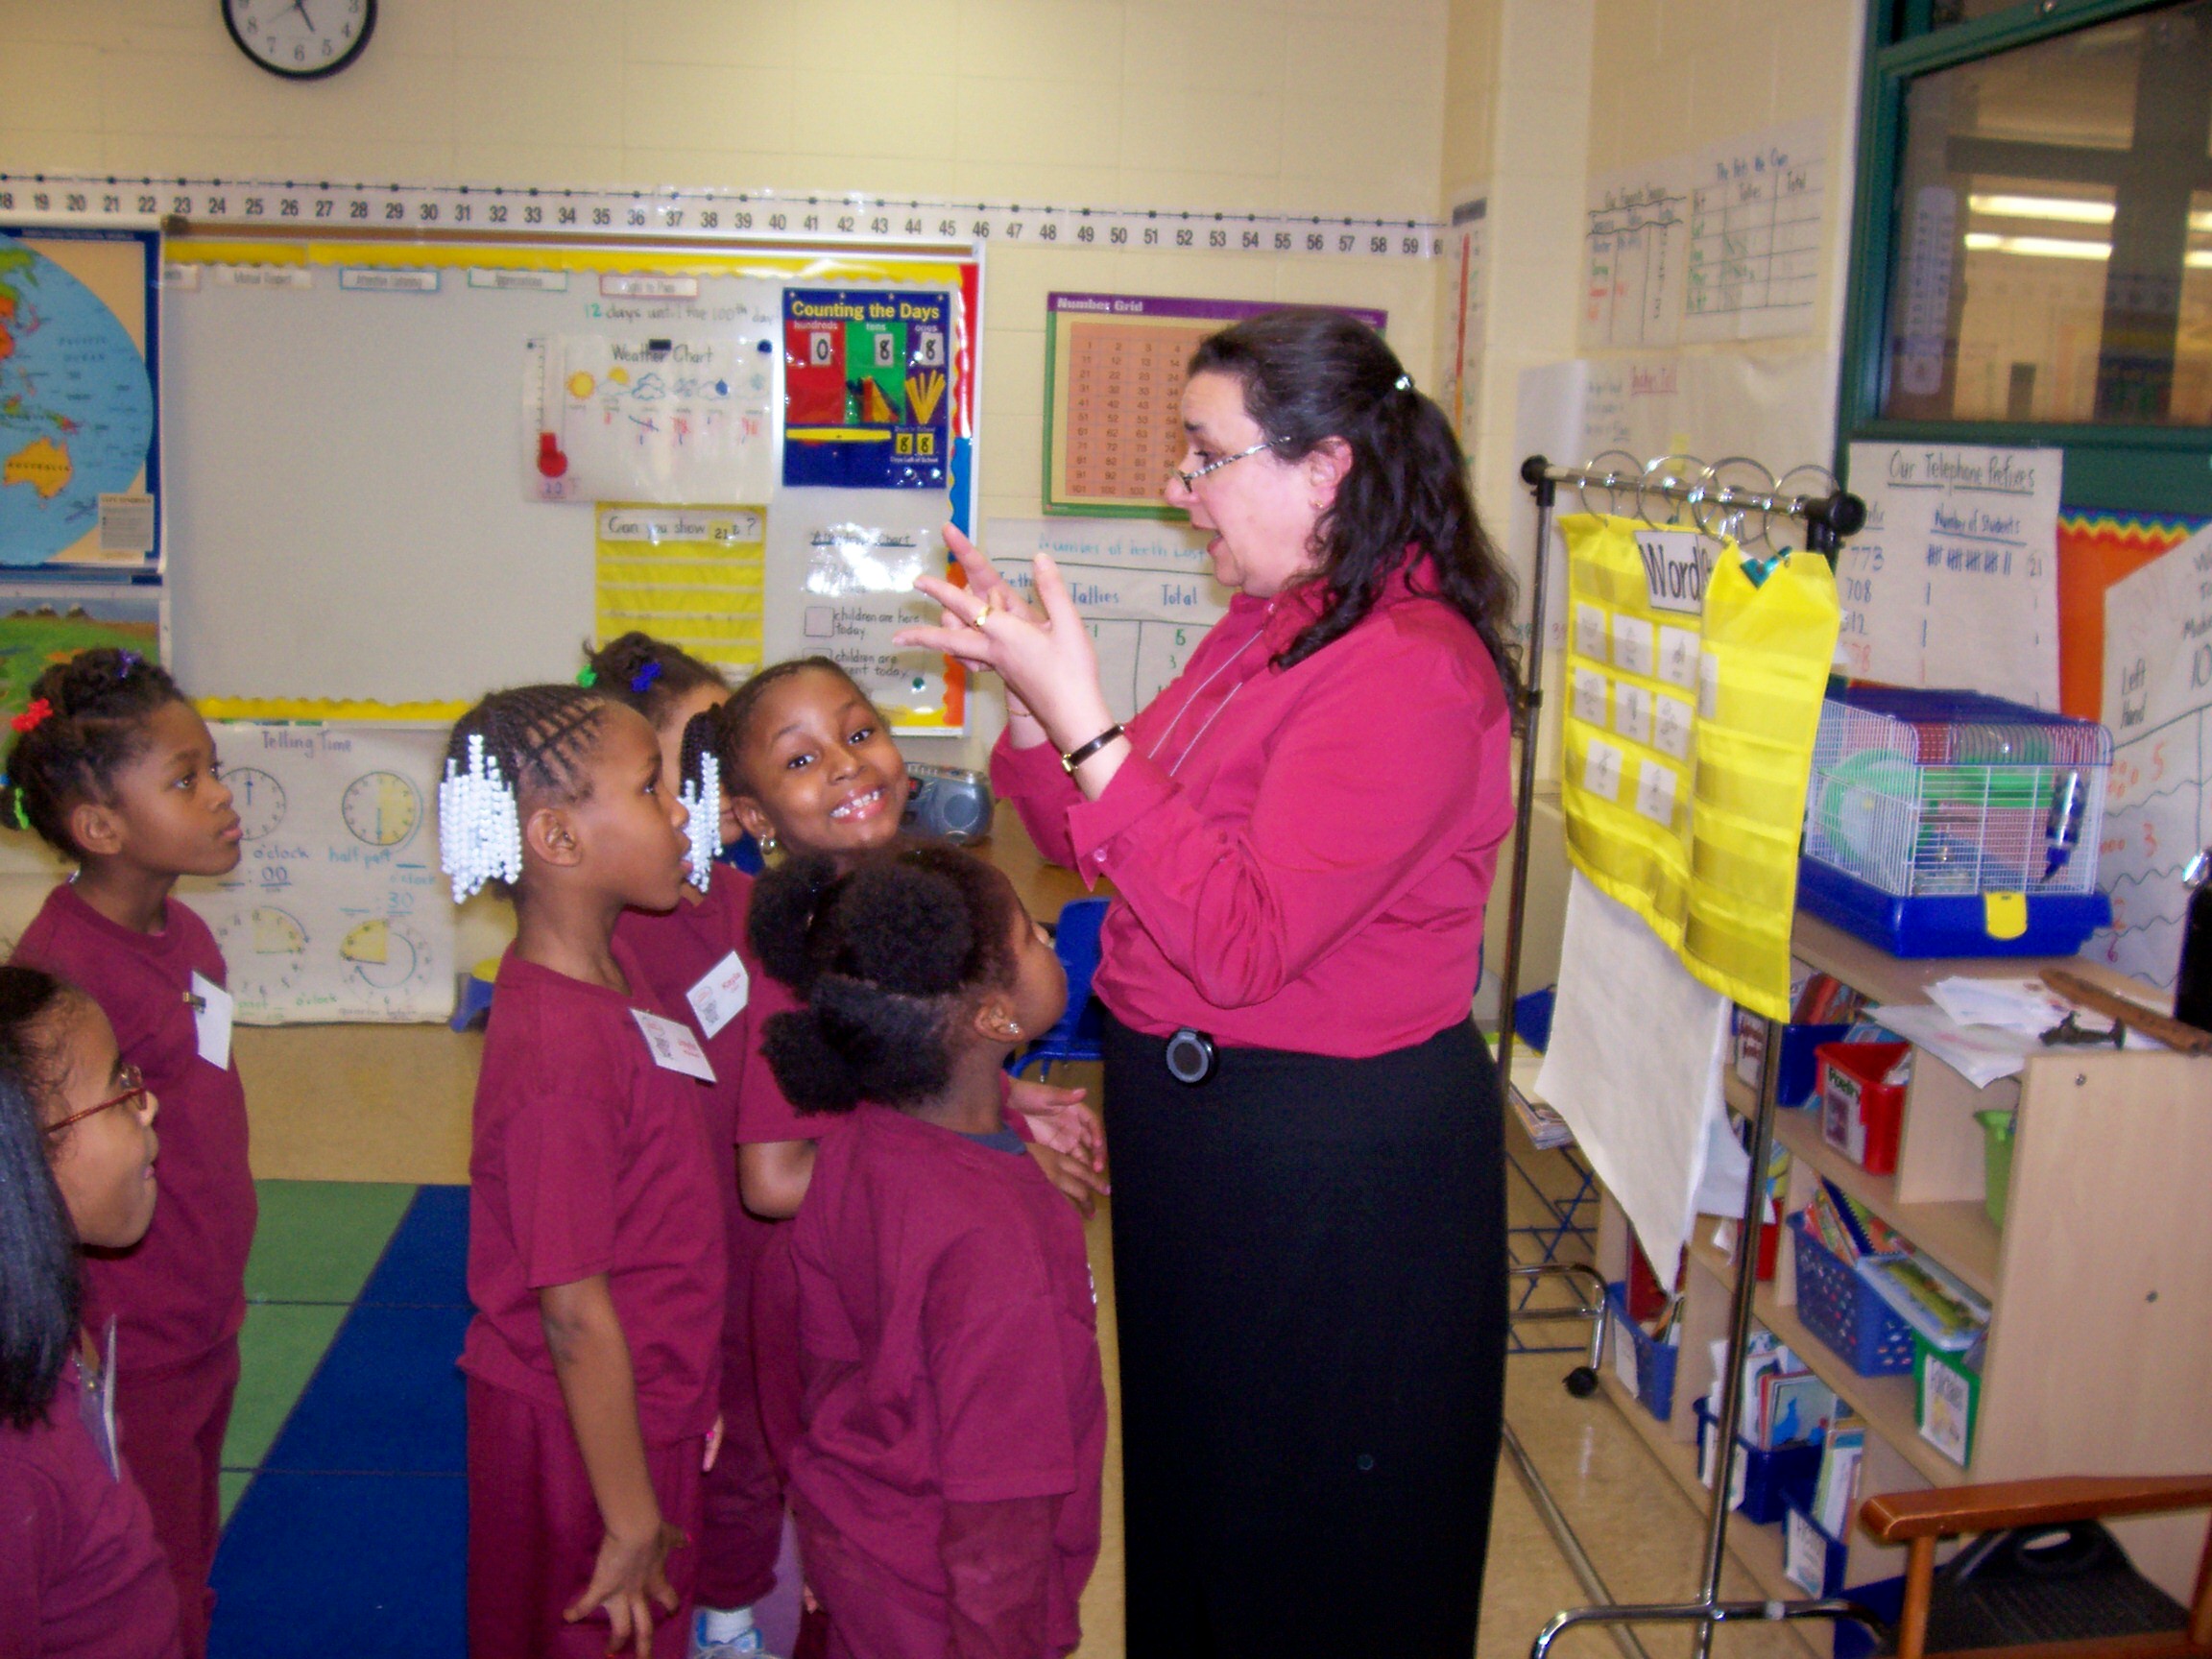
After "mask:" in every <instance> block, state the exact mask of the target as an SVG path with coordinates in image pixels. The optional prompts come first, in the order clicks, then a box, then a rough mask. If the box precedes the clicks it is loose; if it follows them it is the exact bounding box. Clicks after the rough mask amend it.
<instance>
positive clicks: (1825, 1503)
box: [1813, 1420, 1866, 1539]
mask: <svg viewBox="0 0 2212 1659" xmlns="http://www.w3.org/2000/svg"><path fill="white" fill-rule="evenodd" d="M1865 1457H1866V1431H1865V1429H1864V1427H1863V1426H1861V1425H1851V1426H1848V1427H1846V1426H1845V1425H1844V1424H1843V1423H1842V1422H1841V1421H1840V1420H1839V1421H1838V1422H1837V1423H1836V1424H1835V1425H1834V1426H1833V1427H1832V1428H1831V1429H1830V1430H1829V1431H1828V1443H1827V1445H1826V1446H1825V1447H1823V1448H1822V1450H1821V1453H1820V1475H1819V1479H1817V1480H1815V1482H1814V1486H1813V1519H1814V1520H1815V1521H1816V1522H1818V1523H1819V1526H1820V1530H1821V1531H1823V1532H1825V1533H1827V1534H1828V1536H1829V1537H1831V1538H1843V1539H1848V1538H1849V1537H1850V1536H1851V1520H1852V1517H1853V1515H1854V1514H1855V1513H1856V1512H1857V1510H1858V1508H1859V1469H1860V1466H1861V1464H1863V1462H1864V1461H1865Z"/></svg>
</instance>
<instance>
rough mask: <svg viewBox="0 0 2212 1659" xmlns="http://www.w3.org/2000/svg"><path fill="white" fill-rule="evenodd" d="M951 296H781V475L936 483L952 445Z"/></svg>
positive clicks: (863, 483)
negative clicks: (950, 394) (950, 395)
mask: <svg viewBox="0 0 2212 1659" xmlns="http://www.w3.org/2000/svg"><path fill="white" fill-rule="evenodd" d="M952 348H953V341H952V296H951V295H950V294H939V293H928V292H914V291H902V290H898V289H864V288H790V289H786V290H785V291H784V295H783V482H784V483H785V484H786V485H789V486H795V487H800V488H806V487H813V488H821V489H832V490H943V489H945V488H947V486H948V484H949V482H950V473H949V471H948V462H949V460H950V448H951V442H950V440H951V398H950V397H949V396H948V394H949V392H950V388H951V369H952Z"/></svg>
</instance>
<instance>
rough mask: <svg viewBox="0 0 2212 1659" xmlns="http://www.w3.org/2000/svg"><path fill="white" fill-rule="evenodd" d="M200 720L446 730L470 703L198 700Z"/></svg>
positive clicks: (320, 698) (350, 699)
mask: <svg viewBox="0 0 2212 1659" xmlns="http://www.w3.org/2000/svg"><path fill="white" fill-rule="evenodd" d="M193 706H194V707H195V708H197V709H199V710H200V717H201V718H202V719H204V720H312V721H324V720H340V721H343V720H363V721H378V722H383V723H388V724H399V723H402V722H413V723H416V724H419V725H420V724H427V723H434V724H437V725H440V726H450V725H451V724H452V723H453V722H454V721H456V720H458V719H460V718H461V716H462V715H464V714H466V713H468V712H469V709H472V708H474V707H475V705H474V704H471V703H461V702H454V703H373V702H370V701H368V700H366V699H362V698H341V697H202V698H198V699H196V700H195V702H194V705H193Z"/></svg>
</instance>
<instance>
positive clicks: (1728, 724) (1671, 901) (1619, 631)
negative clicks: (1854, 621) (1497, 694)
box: [1560, 514, 1838, 1019]
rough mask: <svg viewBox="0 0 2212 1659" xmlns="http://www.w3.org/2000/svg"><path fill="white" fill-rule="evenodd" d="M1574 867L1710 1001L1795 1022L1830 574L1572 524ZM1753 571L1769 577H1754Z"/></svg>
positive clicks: (1698, 539) (1830, 641)
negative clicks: (1798, 921) (1801, 877)
mask: <svg viewBox="0 0 2212 1659" xmlns="http://www.w3.org/2000/svg"><path fill="white" fill-rule="evenodd" d="M1560 527H1561V529H1562V531H1563V532H1564V533H1565V536H1566V539H1567V553H1568V561H1567V563H1568V591H1569V606H1568V628H1567V669H1566V690H1567V703H1568V707H1567V719H1566V723H1565V728H1564V733H1563V742H1564V745H1565V754H1564V757H1563V758H1564V764H1563V768H1562V776H1563V781H1564V794H1565V805H1566V816H1567V854H1568V857H1569V858H1570V859H1571V860H1572V861H1573V862H1574V864H1575V868H1576V869H1577V870H1579V871H1581V872H1582V874H1583V875H1584V876H1586V877H1588V878H1590V880H1591V881H1593V882H1594V883H1596V884H1597V885H1598V887H1599V889H1601V890H1602V891H1603V892H1604V893H1606V894H1607V895H1608V896H1609V897H1611V898H1613V899H1615V900H1617V901H1618V902H1621V903H1623V904H1626V905H1627V906H1629V907H1630V908H1631V909H1633V910H1635V911H1636V912H1637V913H1638V914H1639V915H1641V916H1642V917H1643V918H1644V919H1645V921H1647V923H1649V924H1650V926H1651V927H1652V929H1653V931H1654V932H1656V933H1657V934H1658V935H1659V937H1660V938H1661V939H1662V940H1663V941H1664V942H1665V943H1666V944H1667V945H1668V946H1669V947H1670V948H1671V950H1674V951H1675V952H1676V953H1677V954H1679V955H1680V957H1681V958H1682V961H1683V964H1684V965H1685V966H1686V967H1687V968H1689V970H1690V971H1691V973H1692V974H1695V975H1696V976H1697V978H1698V979H1700V980H1701V981H1703V982H1704V983H1705V984H1707V985H1709V986H1711V987H1712V988H1713V989H1715V990H1717V991H1719V992H1722V993H1723V994H1725V995H1727V996H1729V997H1732V998H1735V999H1736V1000H1737V1001H1739V1002H1742V1003H1743V1005H1744V1006H1746V1007H1749V1008H1752V1009H1755V1010H1757V1011H1758V1012H1760V1013H1764V1014H1771V1015H1772V1016H1774V1017H1775V1018H1778V1019H1787V1018H1788V1013H1789V996H1790V926H1791V912H1792V910H1793V908H1794V906H1795V902H1796V879H1797V837H1798V829H1799V827H1800V824H1801V822H1802V819H1803V814H1804V807H1805V788H1806V780H1807V776H1808V773H1809V771H1810V768H1811V764H1812V755H1813V739H1814V735H1815V732H1816V731H1817V729H1818V724H1819V714H1820V698H1821V693H1822V690H1823V688H1824V687H1825V685H1826V683H1827V673H1828V659H1829V655H1830V654H1831V653H1833V651H1834V650H1835V646H1836V624H1837V614H1838V613H1837V605H1836V591H1835V581H1834V578H1833V576H1832V575H1831V573H1830V572H1829V569H1828V565H1827V561H1826V560H1824V559H1821V558H1820V557H1819V556H1817V555H1815V554H1809V553H1799V554H1794V555H1791V557H1790V558H1788V559H1786V560H1783V561H1781V562H1779V563H1777V564H1775V565H1772V566H1771V567H1769V566H1767V565H1764V564H1754V565H1752V566H1750V567H1749V568H1747V567H1746V564H1745V561H1744V560H1743V556H1742V554H1741V553H1740V552H1739V550H1738V549H1737V547H1736V545H1735V543H1734V542H1733V541H1724V542H1717V541H1713V540H1712V539H1710V538H1708V537H1704V536H1701V535H1699V534H1697V533H1696V532H1695V531H1693V530H1677V529H1667V528H1655V527H1653V526H1650V525H1646V524H1640V523H1636V522H1634V521H1632V520H1629V519H1625V518H1615V517H1599V516H1596V515H1591V514H1571V515H1569V516H1567V517H1564V518H1562V519H1561V520H1560ZM1753 571H1759V572H1763V573H1764V580H1763V581H1754V579H1753V574H1752V572H1753Z"/></svg>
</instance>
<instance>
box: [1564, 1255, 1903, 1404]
mask: <svg viewBox="0 0 2212 1659" xmlns="http://www.w3.org/2000/svg"><path fill="white" fill-rule="evenodd" d="M1605 1306H1606V1309H1607V1317H1609V1318H1610V1319H1612V1320H1613V1322H1614V1323H1613V1334H1614V1336H1615V1338H1617V1339H1621V1340H1625V1341H1627V1342H1630V1343H1632V1344H1634V1346H1635V1349H1636V1398H1637V1399H1638V1400H1640V1401H1642V1402H1643V1404H1644V1409H1645V1410H1647V1411H1648V1412H1650V1413H1651V1415H1652V1416H1654V1417H1656V1418H1658V1419H1659V1421H1660V1422H1662V1423H1664V1422H1666V1421H1667V1419H1668V1418H1669V1417H1671V1415H1673V1411H1674V1361H1675V1360H1676V1359H1677V1358H1680V1356H1681V1350H1680V1349H1678V1348H1670V1347H1669V1346H1668V1345H1667V1344H1666V1343H1664V1342H1657V1341H1654V1340H1652V1338H1651V1337H1650V1335H1649V1334H1647V1333H1646V1331H1645V1330H1644V1327H1643V1326H1641V1325H1639V1324H1637V1323H1636V1321H1635V1320H1633V1319H1631V1318H1629V1317H1628V1286H1625V1285H1623V1284H1622V1283H1621V1282H1620V1281H1618V1280H1616V1281H1614V1283H1612V1284H1610V1285H1608V1286H1605ZM1907 1364H1908V1365H1910V1364H1911V1358H1910V1354H1908V1358H1907Z"/></svg>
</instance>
